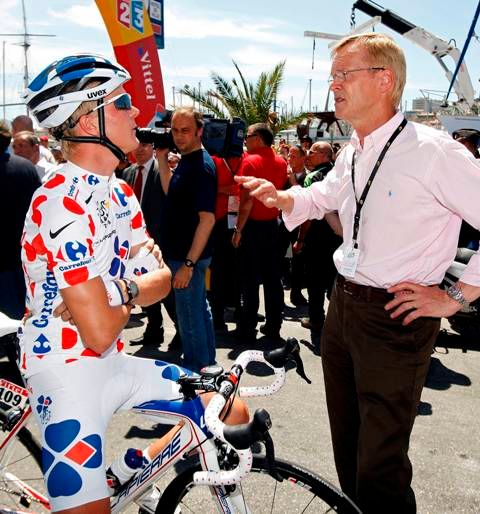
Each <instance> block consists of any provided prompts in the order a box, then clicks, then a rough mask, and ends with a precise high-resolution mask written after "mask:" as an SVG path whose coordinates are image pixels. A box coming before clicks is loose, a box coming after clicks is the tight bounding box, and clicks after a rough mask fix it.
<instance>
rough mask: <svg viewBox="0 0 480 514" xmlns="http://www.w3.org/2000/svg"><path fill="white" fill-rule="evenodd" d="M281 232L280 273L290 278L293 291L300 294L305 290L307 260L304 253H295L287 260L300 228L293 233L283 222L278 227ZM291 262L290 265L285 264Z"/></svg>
mask: <svg viewBox="0 0 480 514" xmlns="http://www.w3.org/2000/svg"><path fill="white" fill-rule="evenodd" d="M278 231H279V258H280V266H281V267H280V273H281V274H282V276H283V277H284V278H287V279H288V278H290V286H291V289H292V291H294V292H297V293H300V292H301V290H302V289H303V285H304V281H305V258H304V253H303V252H300V253H294V254H293V255H292V258H291V259H287V258H286V257H285V254H286V253H287V250H288V247H289V246H290V244H292V245H293V243H295V241H296V240H297V238H298V232H299V228H298V227H297V228H295V229H293V230H292V231H291V232H290V231H289V230H288V229H287V227H286V226H285V223H284V222H283V221H281V222H280V225H279V226H278ZM289 260H291V262H290V263H287V264H285V263H286V262H288V261H289Z"/></svg>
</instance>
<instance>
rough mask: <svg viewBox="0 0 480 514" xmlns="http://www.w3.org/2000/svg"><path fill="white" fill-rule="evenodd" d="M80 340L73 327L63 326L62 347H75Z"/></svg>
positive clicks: (68, 348) (67, 348) (65, 348)
mask: <svg viewBox="0 0 480 514" xmlns="http://www.w3.org/2000/svg"><path fill="white" fill-rule="evenodd" d="M77 341H78V334H77V332H75V330H73V328H68V327H65V328H62V348H63V349H64V350H70V348H73V347H74V346H75V345H76V344H77Z"/></svg>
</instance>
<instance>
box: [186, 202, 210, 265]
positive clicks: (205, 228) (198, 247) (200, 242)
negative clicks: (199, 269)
mask: <svg viewBox="0 0 480 514" xmlns="http://www.w3.org/2000/svg"><path fill="white" fill-rule="evenodd" d="M199 217H200V220H199V222H198V225H197V228H196V230H195V234H194V236H193V241H192V245H191V246H190V250H189V251H188V253H187V256H186V258H187V259H190V260H191V261H193V262H197V261H198V259H199V258H200V256H201V255H202V252H203V250H204V249H205V246H206V245H207V242H208V239H209V237H210V234H211V233H212V230H213V226H214V225H215V216H214V214H213V213H211V212H200V213H199Z"/></svg>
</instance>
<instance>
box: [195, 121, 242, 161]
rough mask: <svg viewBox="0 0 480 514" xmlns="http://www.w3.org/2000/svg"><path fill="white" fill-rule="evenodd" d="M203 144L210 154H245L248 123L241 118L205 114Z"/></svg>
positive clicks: (224, 155)
mask: <svg viewBox="0 0 480 514" xmlns="http://www.w3.org/2000/svg"><path fill="white" fill-rule="evenodd" d="M203 122H204V125H203V135H202V144H203V146H204V147H205V150H207V152H208V153H209V154H210V155H216V156H217V157H239V156H241V155H242V154H243V142H244V140H245V129H246V124H245V122H244V121H243V120H242V119H241V118H233V119H232V120H225V119H218V118H214V117H213V116H211V115H207V114H204V115H203Z"/></svg>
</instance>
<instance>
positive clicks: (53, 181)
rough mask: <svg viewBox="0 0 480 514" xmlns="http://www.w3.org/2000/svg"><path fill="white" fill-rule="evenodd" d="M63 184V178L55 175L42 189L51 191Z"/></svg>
mask: <svg viewBox="0 0 480 514" xmlns="http://www.w3.org/2000/svg"><path fill="white" fill-rule="evenodd" d="M64 182H65V176H64V175H60V174H57V175H55V176H54V177H52V178H51V179H50V180H49V181H48V182H45V184H44V187H46V188H47V189H53V188H55V187H57V186H59V185H60V184H63V183H64Z"/></svg>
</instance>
